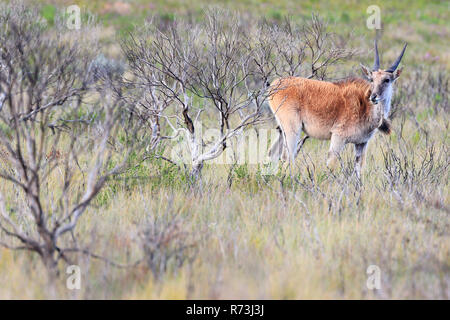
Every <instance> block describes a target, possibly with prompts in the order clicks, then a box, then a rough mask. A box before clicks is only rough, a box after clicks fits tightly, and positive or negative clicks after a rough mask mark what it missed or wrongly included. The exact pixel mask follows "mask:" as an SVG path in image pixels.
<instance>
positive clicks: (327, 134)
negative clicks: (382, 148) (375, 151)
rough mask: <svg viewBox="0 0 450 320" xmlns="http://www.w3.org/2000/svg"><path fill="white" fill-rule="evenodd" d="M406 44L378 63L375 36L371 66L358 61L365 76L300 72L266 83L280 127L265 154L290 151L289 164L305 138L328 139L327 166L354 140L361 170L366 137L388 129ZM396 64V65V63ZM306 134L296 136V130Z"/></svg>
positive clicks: (286, 155)
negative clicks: (386, 63) (316, 76)
mask: <svg viewBox="0 0 450 320" xmlns="http://www.w3.org/2000/svg"><path fill="white" fill-rule="evenodd" d="M406 46H407V44H405V46H404V47H403V50H402V52H401V53H400V55H399V56H398V57H397V59H396V60H395V62H394V63H393V64H392V65H391V66H390V67H389V68H387V69H384V70H383V69H380V58H379V55H378V46H377V41H375V59H374V65H373V68H372V69H370V68H368V67H366V66H364V65H362V64H361V68H362V71H363V75H364V78H365V79H362V78H353V79H347V80H342V81H338V82H328V81H319V80H312V79H306V78H301V77H287V78H280V79H277V80H275V81H273V82H272V83H271V84H270V96H269V105H270V108H271V110H272V112H273V114H274V115H275V119H276V121H277V123H278V126H279V129H280V131H281V132H280V133H281V134H280V137H279V138H278V140H277V141H276V142H275V144H274V145H273V146H272V148H271V150H270V155H271V157H273V156H274V155H282V157H283V158H284V159H285V160H286V158H287V157H289V160H290V163H291V164H293V162H294V159H295V157H296V155H297V154H298V152H299V150H300V148H301V147H302V146H303V143H304V142H305V141H306V139H308V138H310V137H311V138H316V139H321V140H331V142H330V148H329V151H328V159H327V166H328V167H333V166H334V165H335V163H336V160H337V159H338V158H339V154H340V152H341V150H342V149H343V147H344V146H345V145H346V144H348V143H352V144H354V145H355V169H356V173H357V175H358V176H360V173H361V168H362V166H363V164H364V158H365V152H366V149H367V143H368V142H369V140H370V139H371V138H372V136H373V135H374V133H375V132H376V131H377V130H379V131H381V132H383V133H385V134H389V133H390V131H391V124H390V121H389V120H388V115H389V112H390V110H391V98H392V93H393V85H394V82H395V81H396V80H397V79H398V77H399V76H400V74H401V71H402V69H401V68H398V66H399V64H400V61H401V60H402V57H403V54H404V53H405V49H406ZM397 68H398V69H397ZM302 132H304V133H305V135H304V137H303V139H301V140H300V136H301V133H302Z"/></svg>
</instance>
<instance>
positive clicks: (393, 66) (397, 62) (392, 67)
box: [386, 43, 408, 72]
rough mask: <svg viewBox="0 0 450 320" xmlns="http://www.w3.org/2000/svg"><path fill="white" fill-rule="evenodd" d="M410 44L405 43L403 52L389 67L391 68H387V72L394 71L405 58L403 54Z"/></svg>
mask: <svg viewBox="0 0 450 320" xmlns="http://www.w3.org/2000/svg"><path fill="white" fill-rule="evenodd" d="M407 45H408V44H407V43H405V46H404V47H403V50H402V52H401V53H400V55H399V56H398V58H397V60H395V62H394V63H393V64H392V66H390V67H389V69H387V70H386V72H394V71H395V69H397V67H398V65H399V64H400V61H402V58H403V54H404V53H405V50H406V46H407Z"/></svg>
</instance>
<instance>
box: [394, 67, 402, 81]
mask: <svg viewBox="0 0 450 320" xmlns="http://www.w3.org/2000/svg"><path fill="white" fill-rule="evenodd" d="M402 71H403V68H398V69H397V70H395V71H394V81H395V80H397V78H398V77H400V75H401V74H402Z"/></svg>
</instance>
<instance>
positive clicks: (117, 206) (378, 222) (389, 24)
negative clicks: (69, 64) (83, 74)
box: [0, 0, 450, 299]
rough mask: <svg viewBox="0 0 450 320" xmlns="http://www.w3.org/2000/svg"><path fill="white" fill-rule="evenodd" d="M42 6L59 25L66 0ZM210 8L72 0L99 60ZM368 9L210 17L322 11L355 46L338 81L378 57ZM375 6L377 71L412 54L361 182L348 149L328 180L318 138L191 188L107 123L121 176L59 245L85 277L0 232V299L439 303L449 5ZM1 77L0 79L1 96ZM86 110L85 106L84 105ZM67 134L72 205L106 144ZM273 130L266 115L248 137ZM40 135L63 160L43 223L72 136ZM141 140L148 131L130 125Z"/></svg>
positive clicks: (11, 185)
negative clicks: (290, 161)
mask: <svg viewBox="0 0 450 320" xmlns="http://www.w3.org/2000/svg"><path fill="white" fill-rule="evenodd" d="M2 2H4V1H2ZM38 2H40V3H41V5H42V6H41V7H40V9H39V10H40V11H39V12H40V13H41V14H42V16H43V17H45V18H47V19H49V20H53V19H55V18H54V17H55V15H57V9H56V8H65V7H66V6H68V5H70V4H72V1H38ZM207 3H210V1H203V0H195V1H181V0H176V1H152V2H147V1H141V0H136V1H129V2H125V1H124V2H119V1H102V0H99V1H79V2H78V3H77V4H78V5H79V6H80V7H81V8H82V13H83V14H84V13H85V10H89V11H90V12H93V13H95V14H96V15H97V18H98V20H99V26H98V27H96V29H95V32H94V33H95V35H96V36H98V37H99V39H100V40H99V48H100V49H99V50H100V52H101V53H102V56H103V55H104V56H105V57H107V58H109V59H115V61H116V60H117V61H118V60H121V61H122V60H123V61H125V55H124V52H123V50H122V47H121V43H123V42H122V41H127V40H126V39H129V37H130V35H129V32H133V30H134V25H138V26H140V25H142V24H143V22H144V21H145V20H146V18H148V16H149V15H156V17H157V18H158V19H160V20H161V21H163V22H166V23H170V22H171V21H173V20H177V19H178V18H180V19H181V18H186V19H191V20H193V21H197V22H198V21H200V22H201V21H203V19H204V15H205V12H204V8H205V6H206V4H207ZM371 4H372V3H371V2H370V1H351V0H340V1H317V2H316V1H288V0H282V1H268V2H264V3H263V2H262V1H258V0H248V1H239V2H233V1H225V2H224V3H222V2H221V8H225V9H226V10H231V11H233V10H238V11H239V12H240V13H241V17H240V19H244V20H246V21H253V20H252V19H257V18H258V19H259V18H261V17H265V18H266V19H267V20H269V21H271V23H275V24H277V23H280V24H281V23H282V22H283V20H284V16H285V15H289V16H290V17H291V19H292V23H293V24H294V25H301V24H303V23H305V21H309V20H310V19H311V15H312V14H313V13H315V14H317V15H318V16H319V17H321V18H322V19H324V20H325V21H327V22H328V25H327V31H329V32H334V33H336V36H337V39H341V40H342V39H348V44H347V45H348V46H350V47H352V48H355V49H356V51H355V52H354V54H353V55H352V57H351V58H349V59H343V61H339V62H338V63H337V64H334V65H332V66H331V67H330V69H329V72H328V74H327V77H328V78H330V79H340V78H343V77H345V76H347V75H357V76H360V70H359V63H364V64H366V65H371V63H372V61H373V50H372V47H373V39H374V37H375V30H369V29H368V28H367V27H366V19H367V18H368V16H369V14H368V13H367V12H366V10H367V7H368V6H370V5H371ZM378 5H379V6H380V9H381V22H382V29H381V30H380V31H379V36H380V42H379V43H380V44H379V45H380V53H381V59H382V65H383V66H387V64H389V63H391V62H392V61H393V60H394V59H395V58H396V56H397V55H398V53H399V52H400V50H401V48H402V45H403V43H405V42H407V43H408V49H407V51H406V53H405V56H404V58H403V60H402V66H403V72H402V74H401V77H400V78H399V79H398V80H397V82H396V83H395V89H394V90H395V91H394V99H393V102H392V106H393V112H392V116H391V120H392V129H393V131H392V133H391V134H390V135H388V136H387V135H382V134H381V133H376V134H375V137H374V138H373V139H372V140H371V141H370V143H369V147H368V154H367V160H366V165H365V167H364V169H363V172H362V177H361V181H360V180H359V179H358V177H357V176H356V175H355V174H354V172H353V159H354V150H353V147H352V146H351V145H347V146H346V148H345V150H344V152H343V154H342V161H341V164H340V166H339V168H338V169H337V170H335V171H330V169H328V168H327V166H326V155H327V151H328V146H329V141H318V140H314V139H309V140H308V141H306V142H305V145H304V147H303V149H302V151H301V152H300V154H299V156H298V157H297V159H296V163H295V168H293V173H291V172H290V169H289V168H288V166H286V165H284V166H280V167H279V168H278V169H277V171H276V172H275V173H274V174H271V175H264V171H263V166H262V165H261V164H248V163H234V164H233V163H231V164H213V163H208V162H205V164H204V166H203V168H202V172H201V176H200V178H199V179H198V181H195V182H192V181H191V180H190V176H189V170H190V169H191V168H190V165H187V166H177V164H174V163H172V162H169V161H165V159H166V157H168V155H170V145H168V146H166V149H165V151H161V154H160V155H164V158H162V157H158V156H155V154H151V155H150V156H147V157H145V160H144V161H140V160H139V159H140V158H139V157H140V156H141V155H147V153H146V150H148V146H147V145H146V146H144V147H142V146H141V145H129V146H126V145H127V141H128V136H125V135H124V134H123V133H122V132H121V131H120V130H121V129H122V128H118V129H117V130H118V131H117V132H119V133H118V136H120V138H118V141H119V143H117V145H118V146H119V147H117V150H119V151H117V150H116V149H114V148H116V145H115V144H113V143H111V144H107V147H106V148H111V149H114V151H113V153H112V154H113V155H112V157H111V159H110V158H108V159H107V164H105V168H106V169H105V170H110V169H111V168H112V167H114V164H117V163H118V162H120V160H119V159H120V157H121V156H123V155H124V154H125V153H128V154H130V158H129V159H127V160H126V168H125V170H124V171H121V172H120V173H118V174H112V175H111V176H109V177H108V179H107V180H106V182H105V184H104V185H103V186H102V188H101V190H100V191H99V192H98V193H96V194H95V196H94V197H93V199H92V201H91V202H90V203H89V205H88V206H87V207H86V208H85V211H84V212H83V213H82V216H81V217H80V219H79V220H78V221H77V224H76V228H74V229H73V230H72V231H71V232H68V233H66V234H64V237H62V236H61V237H62V238H61V240H60V242H59V244H60V245H68V246H69V245H71V243H72V240H73V239H76V241H75V240H73V241H74V242H75V243H76V245H77V247H78V248H85V251H84V252H73V253H69V255H71V256H70V259H69V260H70V261H71V262H72V263H73V264H76V265H78V266H79V268H80V270H81V286H80V289H79V290H69V289H68V287H67V283H66V280H67V278H68V277H69V274H66V268H67V266H68V265H69V264H68V263H67V261H65V260H64V259H60V260H57V265H56V268H54V269H52V272H54V271H56V273H57V275H56V276H54V275H53V274H52V273H49V272H48V265H46V264H45V263H43V259H41V256H40V255H39V254H37V253H36V252H33V251H32V250H31V251H30V250H28V249H26V250H12V249H11V248H7V247H17V246H19V245H21V242H20V241H18V240H17V239H16V238H11V237H9V236H8V234H7V232H5V230H6V229H3V230H1V229H0V299H49V298H57V299H449V295H450V237H449V236H450V235H449V230H450V197H449V166H450V153H449V151H450V150H449V145H450V137H449V120H450V118H449V111H450V106H449V101H448V93H449V88H448V80H449V78H448V74H449V70H450V57H449V50H448V39H449V37H450V25H449V22H448V21H449V20H450V11H449V7H448V3H447V2H445V1H414V2H410V1H395V2H392V1H379V2H378ZM158 21H159V20H158ZM0 22H1V21H0ZM200 22H198V23H200ZM55 25H56V22H55ZM0 32H1V31H0ZM0 39H1V38H0ZM124 39H125V40H124ZM0 52H1V50H0ZM1 70H2V69H0V72H1ZM128 73H132V71H130V70H127V71H125V74H128ZM1 83H2V82H1V78H0V90H1V89H2V88H3V87H2V86H1ZM1 92H2V91H0V97H1ZM96 99H98V95H90V96H88V98H87V99H86V101H84V102H83V103H84V104H83V105H81V106H80V107H79V109H76V111H77V112H79V113H80V114H81V113H82V112H85V114H88V112H87V111H86V110H87V109H86V108H88V107H87V106H86V105H89V101H97V100H96ZM191 101H192V103H193V105H194V106H193V108H194V109H191V110H197V109H195V108H196V107H197V106H196V104H200V101H201V99H198V100H196V99H194V98H193V99H191ZM64 103H65V102H64ZM96 106H97V105H96V104H94V103H92V108H94V109H95V107H96ZM170 108H171V106H169V107H168V109H167V110H168V112H170V110H171V109H170ZM106 113H107V112H106ZM191 113H192V114H194V112H193V111H191ZM77 114H78V113H77ZM83 114H84V113H83ZM99 114H100V113H99ZM192 114H191V116H192ZM214 115H215V113H213V112H212V111H211V112H208V111H205V112H204V113H203V117H205V118H203V121H204V122H205V123H208V124H210V122H209V121H213V120H212V119H213V116H214ZM96 116H98V114H97V113H96ZM52 117H54V115H53V114H52V115H51V116H50V118H52ZM98 118H99V119H100V120H99V121H102V119H103V118H102V116H98ZM105 118H106V119H107V116H105ZM52 119H53V118H52ZM40 120H42V121H44V120H45V119H40ZM5 121H6V120H5ZM105 121H106V120H105ZM5 123H7V122H5ZM124 123H125V122H124ZM232 125H233V123H232ZM67 126H68V128H69V127H70V128H71V130H75V131H73V132H75V135H76V136H78V137H79V140H80V141H81V142H79V143H80V148H79V149H76V150H78V151H79V152H80V156H79V158H78V159H75V160H74V159H73V158H71V157H69V156H68V155H67V159H69V158H70V159H71V161H72V160H74V161H76V162H77V164H78V162H79V163H80V164H81V167H82V168H83V169H81V167H80V165H78V167H80V170H79V171H77V170H78V169H76V168H77V167H76V166H75V165H73V166H72V167H71V170H73V180H72V181H73V185H72V186H71V187H70V188H69V189H68V190H69V192H68V193H69V194H70V193H71V192H73V196H67V198H63V199H65V200H67V203H72V202H73V203H77V201H78V200H79V198H81V197H82V195H83V190H84V189H83V188H85V184H86V181H88V179H90V178H88V174H86V173H88V172H89V170H87V169H86V170H84V169H85V168H88V167H89V165H90V164H89V163H90V159H91V158H92V157H93V155H94V154H97V151H98V150H100V147H101V146H103V145H102V144H101V143H100V142H99V143H98V144H96V143H97V142H96V141H92V142H91V140H90V136H89V135H90V134H92V135H95V134H97V133H94V132H96V131H95V129H94V128H93V129H92V130H91V129H89V130H88V129H86V131H84V130H79V129H80V128H79V127H77V125H75V124H74V125H73V127H72V124H71V123H68V124H67ZM275 126H276V124H275V122H274V121H273V120H270V119H269V120H267V121H264V122H261V123H258V124H257V125H256V128H257V129H265V128H267V129H270V128H273V127H275ZM33 128H34V127H33ZM254 128H255V127H254V126H249V128H248V130H253V129H254ZM0 129H1V132H2V134H3V133H4V135H2V137H10V136H9V135H7V133H5V132H7V129H5V126H4V124H3V123H2V125H1V126H0ZM35 129H36V132H37V131H38V130H40V129H39V127H38V126H36V128H35ZM8 130H9V129H8ZM11 130H12V129H11ZM77 130H78V131H77ZM114 130H115V129H114ZM114 132H115V131H114ZM46 134H48V137H50V138H48V139H49V144H48V145H46V147H45V148H47V149H44V151H43V154H44V155H47V158H52V159H53V158H58V159H59V158H61V160H60V162H58V161H59V160H58V161H56V162H55V165H56V167H55V170H54V171H52V172H51V174H49V175H48V176H45V175H43V176H42V177H45V179H47V180H45V182H46V183H45V184H44V183H43V184H42V186H41V188H40V190H39V191H38V193H39V195H40V197H41V198H42V204H43V206H44V207H45V209H46V210H47V212H48V217H49V218H48V221H49V222H48V223H51V221H52V219H53V215H52V213H51V212H53V211H52V210H54V212H56V211H57V208H59V206H61V208H65V207H64V206H65V204H62V203H61V204H60V203H59V202H57V201H56V200H54V199H56V198H58V196H60V195H61V194H63V195H65V193H66V191H67V190H65V189H63V187H62V186H61V185H62V183H61V181H62V180H64V179H65V178H66V177H65V176H64V174H63V172H64V166H65V162H64V159H65V157H66V156H65V155H66V153H67V154H69V151H67V150H69V148H70V147H69V146H70V141H71V140H70V139H74V138H73V137H72V136H70V135H67V136H65V134H64V133H63V134H62V135H61V138H60V140H57V138H55V136H56V135H52V134H51V131H50V130H48V131H46ZM121 134H122V135H121ZM165 134H169V133H168V132H167V133H165ZM32 136H33V137H34V135H33V134H32ZM136 136H139V137H144V134H141V131H139V132H138V133H137V134H136ZM38 137H43V135H42V136H41V135H39V134H37V133H36V141H38V140H39V139H38ZM147 138H148V139H149V140H148V141H150V137H147ZM4 139H6V138H4ZM20 139H21V138H19V140H20ZM58 139H59V138H58ZM2 141H3V140H2ZM24 141H25V140H24ZM123 141H125V142H123ZM120 142H122V144H121V143H120ZM144 142H145V141H144ZM77 143H78V142H77ZM105 144H106V143H105ZM122 145H125V147H123V149H120V148H121V146H122ZM52 146H57V148H56V149H55V148H52ZM96 146H100V147H99V149H97V148H96ZM19 148H26V147H25V146H23V147H22V146H20V147H19ZM146 148H147V149H146ZM155 150H156V149H155ZM0 151H1V156H0V168H1V169H2V171H3V170H4V171H5V172H11V170H13V169H11V168H12V166H13V164H12V163H11V160H8V159H11V158H8V157H7V156H5V153H7V152H8V151H7V150H6V148H3V146H2V149H1V150H0ZM116 151H117V152H116ZM49 152H51V154H49ZM114 152H116V153H114ZM25 153H26V152H25ZM30 154H32V152H30V153H29V155H30ZM99 154H100V153H99ZM30 157H31V156H30ZM25 158H26V157H25ZM111 163H113V164H112V165H111ZM45 170H46V169H45ZM4 177H5V175H3V176H2V178H0V179H1V180H2V183H1V184H0V193H1V197H0V202H2V203H5V204H6V205H5V209H3V208H0V213H2V212H5V213H6V214H7V215H8V216H9V217H10V218H11V219H12V220H13V221H14V222H15V223H17V224H18V225H19V226H20V228H21V230H22V228H23V230H25V231H23V232H25V233H26V234H27V235H28V233H27V232H30V233H29V234H37V235H38V234H40V233H38V231H39V228H36V227H34V226H29V224H27V223H30V222H26V221H34V220H33V219H31V218H29V217H30V214H29V213H28V215H27V214H25V213H24V217H25V218H23V219H24V220H23V221H22V220H21V219H22V218H21V210H25V211H26V210H30V209H29V206H28V204H29V203H30V202H32V201H33V199H31V198H27V196H26V192H24V191H22V190H21V189H20V187H18V186H17V184H15V182H14V181H11V179H9V180H8V179H4ZM43 179H44V178H43ZM61 190H64V191H61ZM30 208H33V206H32V205H30ZM25 211H24V212H25ZM31 211H32V209H31ZM31 211H30V212H31ZM63 211H64V210H63ZM55 215H56V213H55ZM27 217H28V218H27ZM1 219H6V218H0V225H1V224H2V223H3V225H4V226H8V228H9V225H8V224H7V223H6V222H5V221H6V220H1ZM27 219H30V220H27ZM24 221H25V222H24ZM27 228H29V231H26V230H28V229H27ZM8 230H10V229H8ZM36 230H38V231H36ZM36 237H37V238H39V237H38V236H36ZM1 244H3V246H1ZM88 252H89V253H88ZM55 255H56V252H55ZM371 266H372V267H371ZM373 270H375V271H373ZM373 272H375V273H377V272H379V276H380V277H379V279H380V283H379V286H377V288H375V289H374V288H372V287H371V286H370V283H371V279H372V278H373V277H374V276H376V274H374V273H373Z"/></svg>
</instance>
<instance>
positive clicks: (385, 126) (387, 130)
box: [378, 118, 392, 134]
mask: <svg viewBox="0 0 450 320" xmlns="http://www.w3.org/2000/svg"><path fill="white" fill-rule="evenodd" d="M378 130H380V131H381V132H383V133H384V134H391V131H392V130H391V121H389V120H388V119H384V118H383V120H382V121H381V125H380V126H379V127H378Z"/></svg>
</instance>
